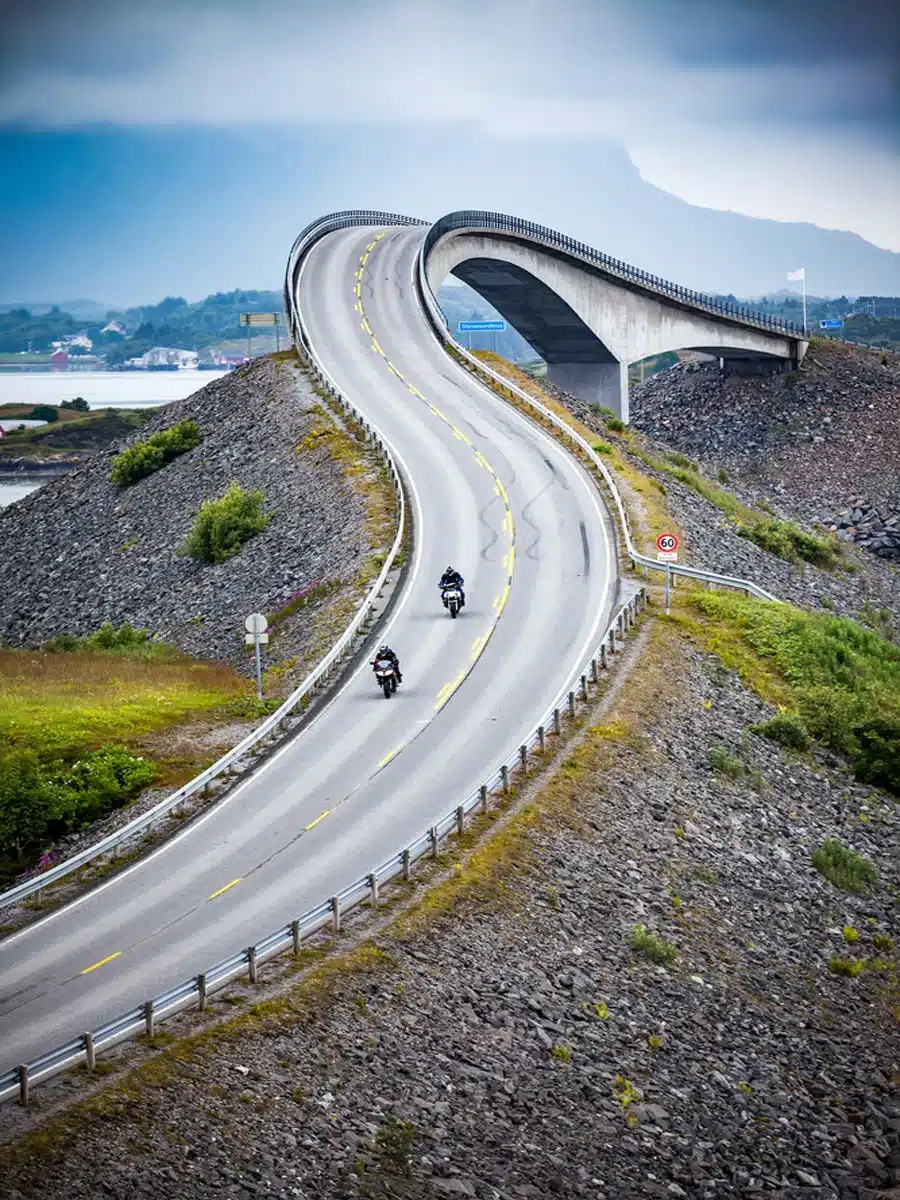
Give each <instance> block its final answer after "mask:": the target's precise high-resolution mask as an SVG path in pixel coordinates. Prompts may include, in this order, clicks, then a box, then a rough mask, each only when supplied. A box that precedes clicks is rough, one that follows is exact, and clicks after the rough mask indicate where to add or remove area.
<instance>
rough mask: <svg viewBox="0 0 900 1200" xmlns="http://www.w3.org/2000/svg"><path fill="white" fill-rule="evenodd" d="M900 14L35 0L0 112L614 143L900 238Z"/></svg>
mask: <svg viewBox="0 0 900 1200" xmlns="http://www.w3.org/2000/svg"><path fill="white" fill-rule="evenodd" d="M898 31H900V3H887V2H884V0H867V2H866V3H863V4H859V5H849V4H848V3H847V2H846V0H840V3H838V2H837V0H781V3H776V2H774V0H756V2H749V3H733V2H729V0H718V2H715V3H714V2H712V0H552V2H547V0H515V2H512V0H455V2H454V3H452V4H446V3H436V2H430V0H414V2H411V0H396V2H392V0H381V2H379V3H373V2H372V0H367V2H365V3H362V2H358V0H331V3H324V2H319V3H306V2H305V0H267V3H265V4H253V3H252V0H240V2H238V0H144V2H141V0H132V2H131V3H130V4H129V3H121V0H115V2H114V0H93V2H86V0H70V2H68V3H47V2H46V0H36V2H32V3H29V4H27V5H22V6H17V7H16V8H15V9H13V8H12V6H6V8H5V12H4V15H3V17H2V27H0V47H2V48H0V127H3V126H6V127H7V128H13V129H19V130H28V129H33V130H35V131H36V132H37V131H39V130H41V129H48V128H49V129H60V128H62V129H78V128H80V127H84V126H95V125H98V124H99V125H113V126H118V127H125V128H137V127H140V128H146V127H151V128H159V127H165V128H169V129H171V128H172V127H179V126H201V127H202V126H211V127H217V128H233V127H236V126H252V125H254V124H268V125H272V124H275V125H280V126H282V127H283V131H284V133H289V132H290V130H291V129H303V128H305V129H309V128H310V127H313V128H314V127H316V126H323V125H325V124H328V125H335V124H336V125H337V126H338V127H343V128H345V129H347V130H348V131H350V130H351V129H352V127H359V126H362V125H371V124H380V125H384V126H387V127H390V126H392V125H393V126H398V127H412V128H414V129H416V130H418V131H420V132H421V131H428V132H429V133H433V135H434V137H435V138H436V139H441V138H445V139H446V138H459V137H464V136H465V135H466V131H467V130H468V131H473V130H479V131H480V132H482V133H488V134H490V135H492V136H494V137H496V138H497V139H499V140H501V141H503V142H512V141H519V142H523V141H524V142H527V141H528V140H529V139H534V138H546V137H547V136H548V135H549V136H552V137H554V138H556V139H560V140H565V139H572V141H573V147H574V146H576V145H577V152H583V150H584V146H585V144H586V143H588V142H589V141H590V140H591V139H597V140H598V141H600V140H609V139H614V140H616V141H619V142H621V143H623V144H624V146H625V147H626V148H627V150H628V152H629V153H630V155H631V157H632V159H633V160H634V162H635V163H636V165H637V166H638V168H639V169H640V171H641V173H642V174H643V176H644V177H645V178H646V179H647V180H649V181H650V182H652V183H655V184H657V185H658V186H660V187H662V188H664V189H666V190H667V191H671V192H673V193H675V194H676V195H678V196H680V197H682V198H683V199H685V200H688V201H690V202H691V203H694V204H700V205H705V206H709V207H714V208H720V209H732V210H735V211H738V212H743V213H746V214H748V215H751V216H758V217H772V218H775V219H778V220H800V221H812V222H814V223H816V224H819V225H823V226H826V227H830V228H838V229H849V230H852V231H854V232H857V233H859V234H861V235H862V236H863V237H865V238H867V239H868V240H870V241H872V242H875V243H876V244H877V245H880V246H883V247H885V248H889V249H893V250H900V137H898V114H900V96H898V65H897V64H898V62H900V32H898ZM248 132H249V131H248ZM337 136H338V137H339V135H337ZM337 149H339V147H338V148H337ZM377 183H378V181H377V180H373V189H372V190H373V193H374V192H376V191H377V190H378V188H377ZM349 199H350V198H349V197H348V200H349ZM474 199H475V198H474V197H473V200H474ZM353 200H354V202H356V201H361V200H363V198H362V197H354V198H353ZM585 203H586V204H589V203H590V197H585ZM521 207H523V208H525V207H527V206H525V205H523V206H521Z"/></svg>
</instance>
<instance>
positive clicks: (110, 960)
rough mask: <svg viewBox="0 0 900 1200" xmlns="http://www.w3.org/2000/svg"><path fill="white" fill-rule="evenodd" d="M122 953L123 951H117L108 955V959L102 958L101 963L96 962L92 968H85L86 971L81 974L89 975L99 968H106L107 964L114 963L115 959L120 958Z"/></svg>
mask: <svg viewBox="0 0 900 1200" xmlns="http://www.w3.org/2000/svg"><path fill="white" fill-rule="evenodd" d="M121 953H122V951H121V950H117V951H116V952H115V954H107V956H106V958H101V959H100V961H99V962H95V963H94V964H93V966H91V967H85V968H84V970H83V971H81V972H79V973H80V974H81V975H87V974H88V973H89V972H90V971H96V970H97V968H98V967H105V966H106V964H107V963H110V962H112V960H113V959H114V958H118V957H119V955H120V954H121Z"/></svg>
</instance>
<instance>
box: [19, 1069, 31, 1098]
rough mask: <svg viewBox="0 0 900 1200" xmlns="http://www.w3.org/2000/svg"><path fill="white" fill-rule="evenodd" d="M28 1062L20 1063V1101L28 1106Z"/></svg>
mask: <svg viewBox="0 0 900 1200" xmlns="http://www.w3.org/2000/svg"><path fill="white" fill-rule="evenodd" d="M28 1090H29V1089H28V1063H20V1064H19V1103H20V1104H21V1105H22V1107H23V1108H27V1107H28Z"/></svg>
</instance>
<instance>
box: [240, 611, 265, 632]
mask: <svg viewBox="0 0 900 1200" xmlns="http://www.w3.org/2000/svg"><path fill="white" fill-rule="evenodd" d="M244 628H245V629H246V630H247V632H248V633H265V632H266V630H267V629H268V628H269V622H268V621H267V620H266V618H265V617H264V616H263V615H262V613H251V614H250V616H249V617H248V618H247V619H246V621H245V622H244Z"/></svg>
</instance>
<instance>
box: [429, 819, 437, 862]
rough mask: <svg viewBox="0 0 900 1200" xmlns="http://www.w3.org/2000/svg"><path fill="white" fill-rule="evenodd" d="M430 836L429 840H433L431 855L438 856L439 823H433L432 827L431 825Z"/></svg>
mask: <svg viewBox="0 0 900 1200" xmlns="http://www.w3.org/2000/svg"><path fill="white" fill-rule="evenodd" d="M428 838H429V840H430V842H431V857H432V858H437V856H438V831H437V825H432V827H431V828H430V829H429V830H428Z"/></svg>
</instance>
